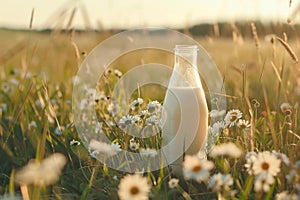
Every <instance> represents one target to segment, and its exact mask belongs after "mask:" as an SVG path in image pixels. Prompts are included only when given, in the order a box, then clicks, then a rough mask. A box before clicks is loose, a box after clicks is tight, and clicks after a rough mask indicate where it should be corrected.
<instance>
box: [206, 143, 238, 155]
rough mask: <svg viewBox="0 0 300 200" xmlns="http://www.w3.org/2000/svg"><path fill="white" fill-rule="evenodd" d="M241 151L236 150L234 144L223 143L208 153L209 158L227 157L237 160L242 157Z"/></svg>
mask: <svg viewBox="0 0 300 200" xmlns="http://www.w3.org/2000/svg"><path fill="white" fill-rule="evenodd" d="M242 153H243V152H242V150H241V149H240V148H238V147H237V146H236V145H235V144H234V143H232V142H229V143H224V144H221V145H218V146H215V147H214V148H213V150H212V151H211V153H210V156H211V157H218V156H229V157H232V158H239V157H240V156H241V155H242Z"/></svg>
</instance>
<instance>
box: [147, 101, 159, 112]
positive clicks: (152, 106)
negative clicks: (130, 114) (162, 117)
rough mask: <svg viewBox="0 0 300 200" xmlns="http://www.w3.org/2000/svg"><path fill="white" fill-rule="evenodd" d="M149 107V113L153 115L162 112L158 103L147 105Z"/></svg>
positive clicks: (152, 102) (153, 102)
mask: <svg viewBox="0 0 300 200" xmlns="http://www.w3.org/2000/svg"><path fill="white" fill-rule="evenodd" d="M147 107H148V112H149V113H151V114H157V113H159V112H161V104H160V103H159V102H158V101H151V102H150V103H148V105H147Z"/></svg>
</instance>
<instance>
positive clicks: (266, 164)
mask: <svg viewBox="0 0 300 200" xmlns="http://www.w3.org/2000/svg"><path fill="white" fill-rule="evenodd" d="M269 167H270V165H269V163H267V162H264V163H262V165H261V168H262V169H263V170H265V171H267V170H268V169H269Z"/></svg>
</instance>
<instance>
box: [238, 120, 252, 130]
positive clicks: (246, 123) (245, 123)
mask: <svg viewBox="0 0 300 200" xmlns="http://www.w3.org/2000/svg"><path fill="white" fill-rule="evenodd" d="M237 126H238V127H239V128H241V129H245V130H249V128H250V126H251V124H250V123H249V121H247V120H244V119H239V121H238V122H237Z"/></svg>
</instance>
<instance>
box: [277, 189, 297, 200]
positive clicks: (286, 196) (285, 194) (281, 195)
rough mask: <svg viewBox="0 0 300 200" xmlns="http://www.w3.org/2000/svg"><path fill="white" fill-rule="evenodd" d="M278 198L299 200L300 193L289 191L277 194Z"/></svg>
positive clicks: (279, 199) (281, 199) (280, 199)
mask: <svg viewBox="0 0 300 200" xmlns="http://www.w3.org/2000/svg"><path fill="white" fill-rule="evenodd" d="M276 200H299V199H298V195H296V194H289V193H288V192H287V191H283V192H281V193H278V194H276Z"/></svg>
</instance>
